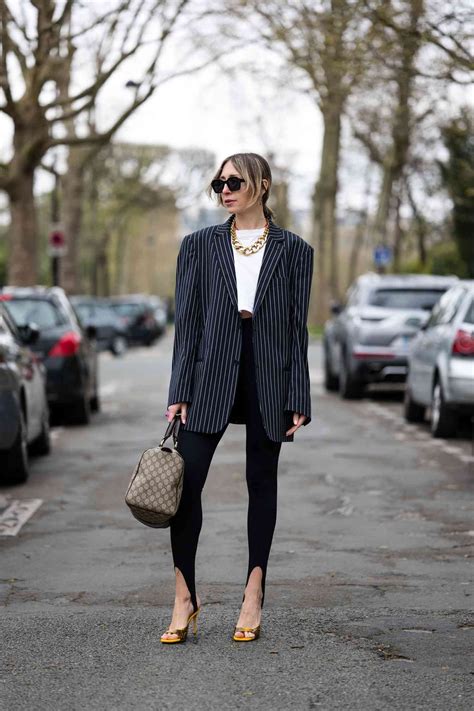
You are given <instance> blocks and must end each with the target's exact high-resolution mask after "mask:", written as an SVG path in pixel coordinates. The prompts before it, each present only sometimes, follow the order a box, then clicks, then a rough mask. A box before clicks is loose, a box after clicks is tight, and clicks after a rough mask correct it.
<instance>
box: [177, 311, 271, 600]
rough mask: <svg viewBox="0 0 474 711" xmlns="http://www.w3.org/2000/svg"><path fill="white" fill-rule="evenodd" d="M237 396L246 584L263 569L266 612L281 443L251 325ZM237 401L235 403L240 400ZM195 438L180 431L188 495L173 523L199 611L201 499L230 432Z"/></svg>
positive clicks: (247, 323)
mask: <svg viewBox="0 0 474 711" xmlns="http://www.w3.org/2000/svg"><path fill="white" fill-rule="evenodd" d="M237 396H238V397H239V398H241V400H240V402H241V404H242V406H243V409H244V412H245V420H246V479H247V488H248V494H249V504H248V514H247V534H248V550H249V562H248V570H247V579H246V584H247V583H248V580H249V578H250V574H251V572H252V570H253V569H254V568H255V567H257V566H259V567H260V568H261V569H262V594H263V597H262V606H263V601H264V599H265V580H266V571H267V563H268V557H269V555H270V548H271V544H272V539H273V532H274V530H275V523H276V515H277V469H278V458H279V455H280V449H281V444H282V443H281V442H274V441H273V440H271V439H270V438H269V437H268V435H267V434H266V432H265V429H264V427H263V423H262V418H261V414H260V408H259V403H258V395H257V386H256V382H255V367H254V358H253V348H252V319H251V318H248V319H242V353H241V359H240V367H239V378H238V384H237ZM237 396H236V397H237ZM227 426H228V423H227V424H226V425H225V427H224V428H223V429H222V430H219V431H218V432H214V433H205V432H193V431H191V430H187V429H186V426H185V425H181V427H180V429H179V432H178V442H177V450H178V451H179V453H180V454H181V455H182V457H183V458H184V482H183V493H182V497H181V501H180V505H179V508H178V511H177V513H176V515H175V516H174V517H173V518H172V519H171V526H170V533H171V548H172V552H173V562H174V566H175V567H176V568H178V569H179V570H180V571H181V573H182V575H183V577H184V579H185V581H186V584H187V586H188V589H189V591H190V593H191V600H192V603H193V605H194V609H196V607H197V601H196V588H195V559H196V552H197V546H198V539H199V534H200V532H201V526H202V505H201V493H202V490H203V488H204V484H205V482H206V478H207V474H208V471H209V467H210V465H211V461H212V458H213V455H214V452H215V450H216V447H217V445H218V444H219V441H220V440H221V438H222V436H223V434H224V432H225V431H226V429H227Z"/></svg>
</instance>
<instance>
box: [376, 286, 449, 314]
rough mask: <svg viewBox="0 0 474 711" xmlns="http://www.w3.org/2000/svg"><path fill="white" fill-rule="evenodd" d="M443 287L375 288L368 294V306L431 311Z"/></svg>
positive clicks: (441, 293)
mask: <svg viewBox="0 0 474 711" xmlns="http://www.w3.org/2000/svg"><path fill="white" fill-rule="evenodd" d="M444 291H445V290H444V289H376V290H375V291H372V292H371V293H370V294H369V300H368V303H369V304H370V306H381V307H382V308H385V309H425V310H426V311H431V309H432V308H433V306H434V305H435V304H436V302H437V301H438V299H439V298H440V297H441V296H442V295H443V294H444Z"/></svg>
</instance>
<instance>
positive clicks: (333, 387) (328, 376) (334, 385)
mask: <svg viewBox="0 0 474 711" xmlns="http://www.w3.org/2000/svg"><path fill="white" fill-rule="evenodd" d="M323 355H324V387H325V388H326V390H328V391H329V392H335V391H337V389H338V388H339V378H338V377H337V375H333V373H332V371H331V362H330V360H329V351H328V347H327V346H325V347H324V350H323Z"/></svg>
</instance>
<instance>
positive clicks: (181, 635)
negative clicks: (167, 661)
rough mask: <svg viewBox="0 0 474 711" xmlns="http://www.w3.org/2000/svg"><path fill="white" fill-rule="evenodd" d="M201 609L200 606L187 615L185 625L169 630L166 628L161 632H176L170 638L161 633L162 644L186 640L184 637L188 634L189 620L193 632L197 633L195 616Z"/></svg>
mask: <svg viewBox="0 0 474 711" xmlns="http://www.w3.org/2000/svg"><path fill="white" fill-rule="evenodd" d="M200 611H201V608H200V607H198V609H197V610H196V612H192V613H191V614H190V615H189V617H188V622H187V624H186V627H183V628H182V629H180V630H170V629H167V630H166V632H163V634H176V635H178V636H177V637H172V638H171V639H166V638H164V637H163V635H161V641H162V642H163V644H178V643H179V642H186V638H187V636H188V627H189V623H190V622H191V620H192V621H193V634H197V617H198V615H199V613H200Z"/></svg>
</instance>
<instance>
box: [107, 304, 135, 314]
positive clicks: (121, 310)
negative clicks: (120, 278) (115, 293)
mask: <svg viewBox="0 0 474 711" xmlns="http://www.w3.org/2000/svg"><path fill="white" fill-rule="evenodd" d="M111 306H112V308H113V309H115V311H116V312H117V313H118V314H120V316H135V315H136V314H138V313H140V312H141V311H143V306H142V305H141V304H111Z"/></svg>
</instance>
